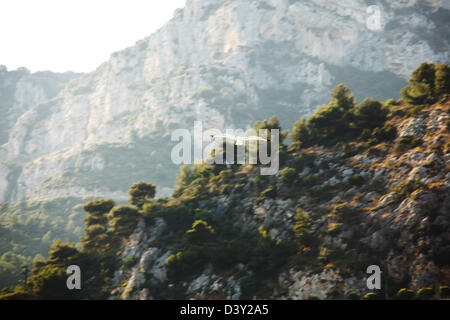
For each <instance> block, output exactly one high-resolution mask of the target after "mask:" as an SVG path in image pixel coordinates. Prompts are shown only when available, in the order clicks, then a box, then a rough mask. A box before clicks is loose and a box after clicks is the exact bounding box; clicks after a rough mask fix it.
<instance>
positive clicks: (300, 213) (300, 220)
mask: <svg viewBox="0 0 450 320" xmlns="http://www.w3.org/2000/svg"><path fill="white" fill-rule="evenodd" d="M311 228H312V219H311V218H310V217H309V214H308V213H307V212H306V211H304V210H303V209H301V208H297V213H296V215H295V217H294V227H293V231H294V234H295V236H296V237H297V238H302V237H303V236H304V235H305V234H306V233H308V232H311Z"/></svg>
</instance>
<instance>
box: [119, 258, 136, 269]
mask: <svg viewBox="0 0 450 320" xmlns="http://www.w3.org/2000/svg"><path fill="white" fill-rule="evenodd" d="M137 262H138V259H137V258H136V257H133V256H131V257H128V258H125V259H124V260H123V262H122V263H123V266H124V267H125V268H127V269H130V268H131V267H133V266H134V265H136V263H137Z"/></svg>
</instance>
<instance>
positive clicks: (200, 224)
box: [186, 220, 215, 245]
mask: <svg viewBox="0 0 450 320" xmlns="http://www.w3.org/2000/svg"><path fill="white" fill-rule="evenodd" d="M214 234H215V231H214V229H213V228H211V226H210V225H208V223H207V222H206V221H203V220H197V221H195V222H194V223H193V224H192V228H191V229H189V230H188V231H186V239H187V241H188V242H189V243H191V244H197V245H205V244H207V243H208V242H210V241H212V240H213V239H214Z"/></svg>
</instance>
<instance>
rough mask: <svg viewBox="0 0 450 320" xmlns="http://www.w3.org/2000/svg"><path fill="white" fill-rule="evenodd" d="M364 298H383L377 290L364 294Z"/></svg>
mask: <svg viewBox="0 0 450 320" xmlns="http://www.w3.org/2000/svg"><path fill="white" fill-rule="evenodd" d="M363 299H364V300H381V297H380V295H379V294H378V293H376V292H369V293H366V294H365V295H364V297H363Z"/></svg>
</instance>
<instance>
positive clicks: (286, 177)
mask: <svg viewBox="0 0 450 320" xmlns="http://www.w3.org/2000/svg"><path fill="white" fill-rule="evenodd" d="M280 174H281V178H282V179H283V181H284V182H286V183H288V184H291V183H293V182H294V180H295V176H296V175H297V172H296V171H295V169H293V168H288V167H287V168H284V169H283V170H281V173H280Z"/></svg>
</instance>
